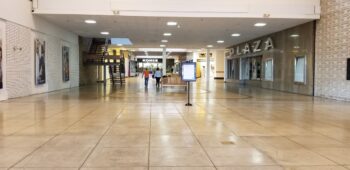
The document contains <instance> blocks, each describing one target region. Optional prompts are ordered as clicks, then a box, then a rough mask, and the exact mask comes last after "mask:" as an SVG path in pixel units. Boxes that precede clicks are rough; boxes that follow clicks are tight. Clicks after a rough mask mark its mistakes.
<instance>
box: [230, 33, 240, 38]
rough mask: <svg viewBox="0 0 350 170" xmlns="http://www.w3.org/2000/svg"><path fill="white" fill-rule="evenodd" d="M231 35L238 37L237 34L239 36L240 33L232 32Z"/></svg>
mask: <svg viewBox="0 0 350 170" xmlns="http://www.w3.org/2000/svg"><path fill="white" fill-rule="evenodd" d="M231 36H232V37H239V36H241V34H239V33H233V34H232V35H231Z"/></svg>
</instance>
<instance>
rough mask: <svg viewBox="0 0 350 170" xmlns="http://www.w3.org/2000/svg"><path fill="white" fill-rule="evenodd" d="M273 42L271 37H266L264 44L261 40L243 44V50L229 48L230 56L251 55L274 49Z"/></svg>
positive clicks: (238, 47)
mask: <svg viewBox="0 0 350 170" xmlns="http://www.w3.org/2000/svg"><path fill="white" fill-rule="evenodd" d="M274 48H275V47H274V44H273V40H272V38H271V37H268V38H267V39H266V40H265V41H264V42H263V41H262V40H257V41H254V42H252V43H249V42H247V43H245V45H244V48H241V47H240V46H237V47H234V48H231V55H245V54H253V53H257V52H261V51H268V50H271V49H274Z"/></svg>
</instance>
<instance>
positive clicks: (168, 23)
mask: <svg viewBox="0 0 350 170" xmlns="http://www.w3.org/2000/svg"><path fill="white" fill-rule="evenodd" d="M167 25H168V26H176V25H177V22H175V21H169V22H167Z"/></svg>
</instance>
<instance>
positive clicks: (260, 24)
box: [254, 22, 266, 27]
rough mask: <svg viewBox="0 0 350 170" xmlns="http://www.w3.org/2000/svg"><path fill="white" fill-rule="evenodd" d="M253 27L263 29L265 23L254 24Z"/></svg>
mask: <svg viewBox="0 0 350 170" xmlns="http://www.w3.org/2000/svg"><path fill="white" fill-rule="evenodd" d="M254 26H256V27H264V26H266V23H263V22H258V23H256V24H254Z"/></svg>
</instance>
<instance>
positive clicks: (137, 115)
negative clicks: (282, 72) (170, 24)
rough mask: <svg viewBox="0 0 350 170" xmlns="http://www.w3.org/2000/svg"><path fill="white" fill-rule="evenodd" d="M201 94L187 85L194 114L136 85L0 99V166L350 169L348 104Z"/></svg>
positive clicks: (171, 97)
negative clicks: (1, 100) (0, 100)
mask: <svg viewBox="0 0 350 170" xmlns="http://www.w3.org/2000/svg"><path fill="white" fill-rule="evenodd" d="M151 83H154V82H153V80H152V82H151ZM209 89H210V90H209V91H207V90H206V86H205V83H202V82H198V83H196V84H195V85H194V87H193V89H192V90H193V93H192V95H193V99H194V100H193V104H194V106H193V107H185V106H184V105H185V103H186V102H185V99H186V93H185V91H184V90H183V89H182V88H166V89H163V90H156V89H155V87H154V84H150V87H149V88H148V89H145V88H144V87H143V85H142V82H141V79H140V78H131V79H129V80H127V86H125V87H114V88H112V87H109V86H108V87H107V88H106V89H104V88H102V87H99V86H91V87H82V88H75V89H71V90H63V91H58V92H52V93H48V94H41V95H35V96H29V97H24V98H18V99H12V100H9V101H5V102H1V103H0V111H1V112H0V169H1V170H2V169H16V170H17V169H18V170H22V169H29V170H37V169H40V170H44V169H50V170H51V169H55V170H61V169H62V170H65V169H66V170H70V169H72V170H74V169H84V170H102V169H108V170H128V169H134V170H139V169H140V170H143V169H151V170H162V169H164V170H190V169H194V170H214V169H219V170H229V169H230V170H281V169H287V170H314V169H315V170H345V169H350V104H349V103H347V102H339V101H334V100H325V99H320V98H312V97H309V96H303V95H296V94H290V93H283V92H278V91H270V90H264V89H254V88H239V87H234V86H230V87H229V86H226V85H225V84H224V83H223V82H222V81H212V82H211V84H210V85H209Z"/></svg>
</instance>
